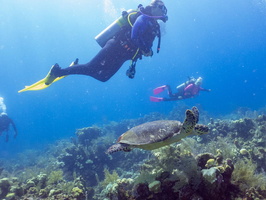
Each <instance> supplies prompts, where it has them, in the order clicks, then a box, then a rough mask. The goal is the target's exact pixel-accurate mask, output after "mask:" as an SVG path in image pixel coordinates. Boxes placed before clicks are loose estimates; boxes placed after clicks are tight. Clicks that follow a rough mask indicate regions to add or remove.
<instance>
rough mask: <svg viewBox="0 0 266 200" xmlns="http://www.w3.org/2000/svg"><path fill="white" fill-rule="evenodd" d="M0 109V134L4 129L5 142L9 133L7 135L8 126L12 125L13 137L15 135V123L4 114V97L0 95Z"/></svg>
mask: <svg viewBox="0 0 266 200" xmlns="http://www.w3.org/2000/svg"><path fill="white" fill-rule="evenodd" d="M0 109H1V111H2V112H1V113H0V135H2V133H3V132H4V131H5V132H7V134H6V142H8V139H9V135H8V131H9V126H10V125H12V127H13V129H14V132H15V134H14V138H16V137H17V134H18V133H17V128H16V125H15V123H14V122H13V120H12V119H10V118H9V117H8V115H7V114H6V105H5V104H4V98H3V97H0Z"/></svg>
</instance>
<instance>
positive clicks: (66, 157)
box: [0, 104, 266, 200]
mask: <svg viewBox="0 0 266 200" xmlns="http://www.w3.org/2000/svg"><path fill="white" fill-rule="evenodd" d="M186 108H187V106H186V105H184V104H181V105H179V107H178V108H174V109H173V111H172V112H171V113H170V114H169V115H167V116H164V115H162V114H160V113H152V114H150V115H146V116H144V117H142V118H140V119H127V120H123V121H121V122H110V123H109V124H104V125H101V126H100V125H93V126H90V127H86V128H82V129H78V130H77V131H76V133H75V137H72V138H71V140H69V141H68V140H60V141H58V142H56V143H55V144H51V145H49V146H48V147H47V148H46V149H45V150H40V151H32V150H29V151H26V152H23V153H21V154H20V155H18V157H17V158H16V159H13V160H12V159H10V160H4V161H1V162H0V172H1V173H0V199H9V200H17V199H22V200H23V199H25V200H26V199H43V200H52V199H73V200H74V199H75V200H88V199H94V200H103V199H104V200H117V199H118V200H144V199H152V200H161V199H168V200H176V199H182V200H187V199H191V200H192V199H204V200H211V199H216V200H230V199H232V200H233V199H236V200H237V199H247V200H248V199H266V175H265V171H266V165H265V163H266V134H265V133H266V116H265V115H263V113H262V111H251V110H249V109H245V108H243V109H239V110H238V111H236V112H235V113H233V114H232V115H230V119H228V118H227V119H215V118H210V117H209V116H208V114H207V113H205V112H201V119H200V120H201V123H205V124H207V123H208V126H209V128H210V133H209V134H207V135H204V136H201V137H198V136H193V137H188V138H185V139H183V140H182V141H181V142H179V143H176V144H172V145H170V146H165V147H162V148H159V149H156V150H154V151H144V150H139V149H136V151H132V152H130V153H127V154H126V153H123V152H117V153H116V154H115V155H107V154H106V153H105V152H106V150H107V148H108V147H109V146H110V145H111V144H113V142H114V141H115V139H116V138H117V137H118V136H119V135H121V134H122V133H123V132H125V131H126V130H128V129H129V128H131V127H133V126H136V125H139V124H141V123H144V122H148V121H153V120H158V119H175V120H181V121H182V119H183V113H184V110H185V109H186ZM202 113H203V114H202ZM44 152H45V153H44Z"/></svg>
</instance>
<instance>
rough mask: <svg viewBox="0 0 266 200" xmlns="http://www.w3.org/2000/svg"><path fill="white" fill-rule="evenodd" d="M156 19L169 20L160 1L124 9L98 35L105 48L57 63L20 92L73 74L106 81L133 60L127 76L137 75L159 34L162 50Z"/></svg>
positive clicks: (150, 53)
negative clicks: (83, 60) (63, 65)
mask: <svg viewBox="0 0 266 200" xmlns="http://www.w3.org/2000/svg"><path fill="white" fill-rule="evenodd" d="M157 20H162V21H163V22H166V21H167V20H168V16H167V8H166V7H165V5H164V3H163V1H161V0H152V1H151V3H150V5H148V6H146V7H143V6H142V5H141V4H140V5H139V6H138V10H129V11H124V12H123V13H122V16H121V17H120V18H119V19H117V20H116V21H115V22H114V23H113V24H111V25H110V26H109V27H107V28H106V29H105V30H104V31H102V32H101V33H100V34H99V35H97V36H96V38H95V39H96V41H97V42H98V43H99V45H100V46H101V47H102V49H101V50H100V51H99V52H98V54H97V55H96V56H95V57H94V58H92V60H91V61H90V62H88V63H86V64H78V59H76V60H75V61H74V62H73V63H71V65H70V66H69V67H67V68H61V67H60V66H59V65H58V64H57V63H56V64H55V65H53V66H52V68H51V70H50V71H49V73H48V74H47V76H46V77H45V78H44V79H42V80H40V81H38V82H37V83H35V84H33V85H31V86H26V87H25V88H24V89H22V90H20V91H19V92H23V91H27V90H40V89H44V88H46V87H48V86H49V85H51V83H53V82H55V81H57V80H59V79H61V78H63V77H65V76H67V75H73V74H76V75H87V76H91V77H93V78H95V79H97V80H99V81H102V82H105V81H108V80H109V79H110V78H111V77H112V76H113V75H114V74H115V73H116V72H117V71H118V70H119V69H120V68H121V66H122V65H123V63H124V62H126V61H128V60H131V65H130V67H129V69H128V70H127V72H126V75H127V76H128V77H129V78H131V79H132V78H134V76H135V73H136V69H135V66H136V62H137V60H138V59H142V56H146V57H148V56H152V55H153V51H152V45H153V41H154V39H155V38H156V37H158V46H157V53H158V52H159V50H160V42H161V33H160V25H159V23H158V22H157Z"/></svg>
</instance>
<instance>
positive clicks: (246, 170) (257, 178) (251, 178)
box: [232, 159, 266, 191]
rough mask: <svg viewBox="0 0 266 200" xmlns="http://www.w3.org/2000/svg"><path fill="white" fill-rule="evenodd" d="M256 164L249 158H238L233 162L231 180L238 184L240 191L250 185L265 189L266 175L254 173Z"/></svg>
mask: <svg viewBox="0 0 266 200" xmlns="http://www.w3.org/2000/svg"><path fill="white" fill-rule="evenodd" d="M256 168H257V165H256V164H255V163H253V162H252V160H250V159H239V160H238V161H237V162H236V164H235V170H234V172H233V175H232V182H233V183H234V184H237V185H239V187H240V189H241V190H242V191H245V190H247V189H249V188H251V187H255V188H258V187H259V188H260V189H262V190H265V189H266V176H265V174H263V173H260V174H257V173H256Z"/></svg>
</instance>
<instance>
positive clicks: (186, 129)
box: [180, 110, 197, 136]
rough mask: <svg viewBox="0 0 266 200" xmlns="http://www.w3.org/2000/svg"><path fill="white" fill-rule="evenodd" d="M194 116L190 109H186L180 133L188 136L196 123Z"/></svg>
mask: <svg viewBox="0 0 266 200" xmlns="http://www.w3.org/2000/svg"><path fill="white" fill-rule="evenodd" d="M196 120H197V119H196V116H195V114H194V112H193V111H192V110H187V111H186V119H185V121H184V123H183V125H182V130H181V133H180V134H182V135H184V136H188V135H190V134H192V133H193V129H194V127H195V125H196V123H197V122H196Z"/></svg>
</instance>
